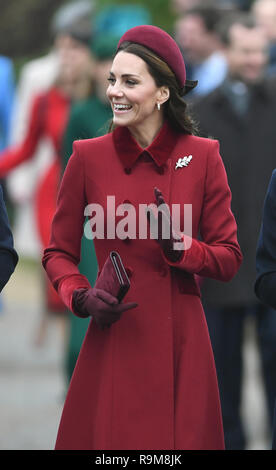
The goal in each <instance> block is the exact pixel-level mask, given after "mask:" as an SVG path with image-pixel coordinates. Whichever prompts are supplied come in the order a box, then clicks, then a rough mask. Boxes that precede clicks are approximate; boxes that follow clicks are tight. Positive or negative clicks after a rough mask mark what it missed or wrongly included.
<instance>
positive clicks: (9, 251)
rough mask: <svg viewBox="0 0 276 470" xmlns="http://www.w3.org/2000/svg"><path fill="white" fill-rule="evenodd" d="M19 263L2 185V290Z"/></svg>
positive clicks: (0, 260)
mask: <svg viewBox="0 0 276 470" xmlns="http://www.w3.org/2000/svg"><path fill="white" fill-rule="evenodd" d="M17 263H18V255H17V252H16V251H15V249H14V246H13V236H12V232H11V229H10V224H9V219H8V214H7V210H6V205H5V202H4V198H3V191H2V186H0V292H1V291H2V290H3V288H4V287H5V285H6V284H7V282H8V281H9V279H10V277H11V275H12V273H13V272H14V270H15V267H16V265H17Z"/></svg>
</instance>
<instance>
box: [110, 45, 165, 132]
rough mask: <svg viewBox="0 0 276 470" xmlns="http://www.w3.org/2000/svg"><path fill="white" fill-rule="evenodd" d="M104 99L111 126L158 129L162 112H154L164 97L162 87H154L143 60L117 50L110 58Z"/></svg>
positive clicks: (154, 84)
mask: <svg viewBox="0 0 276 470" xmlns="http://www.w3.org/2000/svg"><path fill="white" fill-rule="evenodd" d="M108 80H109V86H108V89H107V92H106V94H107V97H108V99H109V101H110V103H111V106H112V110H113V123H114V124H115V125H119V126H127V127H129V128H130V129H131V128H132V129H139V130H142V129H147V130H148V131H149V130H152V132H153V133H154V129H155V128H156V129H159V128H160V126H161V125H162V120H163V113H162V111H161V112H160V111H158V109H157V103H160V104H161V105H162V104H163V103H164V101H166V100H167V98H168V91H167V90H166V87H159V88H158V87H157V86H156V83H155V81H154V79H153V77H152V76H151V74H150V73H149V71H148V68H147V65H146V63H145V61H144V60H143V59H141V58H140V57H138V56H136V55H135V54H131V53H128V52H124V51H120V52H119V53H118V54H117V55H116V56H115V58H114V60H113V63H112V67H111V71H110V76H109V79H108Z"/></svg>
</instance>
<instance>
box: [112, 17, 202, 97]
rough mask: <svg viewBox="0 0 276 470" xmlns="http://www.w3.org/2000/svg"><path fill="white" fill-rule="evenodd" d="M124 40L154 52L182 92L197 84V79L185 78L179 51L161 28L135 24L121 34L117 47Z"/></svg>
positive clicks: (182, 60) (184, 68)
mask: <svg viewBox="0 0 276 470" xmlns="http://www.w3.org/2000/svg"><path fill="white" fill-rule="evenodd" d="M125 41H128V42H134V43H136V44H141V45H142V46H145V47H147V48H148V49H151V50H152V51H153V52H155V54H157V55H158V56H159V57H160V58H161V59H162V60H163V61H164V62H166V64H167V65H168V66H169V67H170V68H171V70H172V71H173V72H174V74H175V76H176V78H177V81H178V83H179V85H180V86H181V88H183V91H184V94H185V93H187V92H188V91H190V90H191V89H192V88H194V87H195V86H196V85H197V81H191V80H186V67H185V63H184V59H183V56H182V54H181V51H180V49H179V47H178V45H177V44H176V42H175V41H174V39H173V38H172V37H171V36H170V35H169V34H168V33H167V32H166V31H163V29H161V28H158V27H157V26H152V25H141V26H135V27H134V28H131V29H129V30H128V31H126V32H125V33H124V34H123V36H122V37H121V39H120V41H119V43H118V46H117V49H119V47H120V45H121V44H122V43H123V42H125Z"/></svg>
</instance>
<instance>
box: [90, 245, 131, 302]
mask: <svg viewBox="0 0 276 470" xmlns="http://www.w3.org/2000/svg"><path fill="white" fill-rule="evenodd" d="M95 287H97V288H98V289H103V290H105V291H106V292H109V293H110V294H111V295H113V296H114V297H117V299H118V300H119V302H121V300H122V299H123V298H124V296H125V295H126V293H127V291H128V290H129V288H130V281H129V278H128V275H127V273H126V270H125V267H124V265H123V262H122V260H121V257H120V255H119V253H117V251H111V252H110V254H109V256H108V258H107V260H106V262H105V264H104V265H103V268H102V270H101V272H100V275H99V277H98V279H97V282H96V284H95Z"/></svg>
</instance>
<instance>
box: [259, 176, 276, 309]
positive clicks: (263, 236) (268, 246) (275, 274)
mask: <svg viewBox="0 0 276 470" xmlns="http://www.w3.org/2000/svg"><path fill="white" fill-rule="evenodd" d="M256 271H257V276H256V282H255V293H256V295H257V297H258V298H259V299H260V300H261V301H262V302H263V303H265V304H267V305H269V306H271V307H273V308H275V309H276V170H274V171H273V173H272V177H271V180H270V183H269V186H268V190H267V194H266V197H265V201H264V209H263V220H262V226H261V229H260V235H259V240H258V244H257V252H256Z"/></svg>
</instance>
